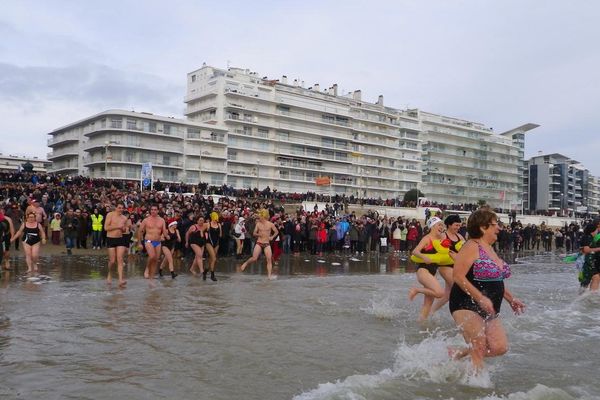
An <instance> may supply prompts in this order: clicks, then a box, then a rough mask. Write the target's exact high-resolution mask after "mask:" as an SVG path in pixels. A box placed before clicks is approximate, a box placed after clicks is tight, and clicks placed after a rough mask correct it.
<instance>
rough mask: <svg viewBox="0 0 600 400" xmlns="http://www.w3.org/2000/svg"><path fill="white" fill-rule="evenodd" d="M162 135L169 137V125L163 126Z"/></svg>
mask: <svg viewBox="0 0 600 400" xmlns="http://www.w3.org/2000/svg"><path fill="white" fill-rule="evenodd" d="M163 133H164V134H165V135H170V134H171V125H169V124H164V125H163Z"/></svg>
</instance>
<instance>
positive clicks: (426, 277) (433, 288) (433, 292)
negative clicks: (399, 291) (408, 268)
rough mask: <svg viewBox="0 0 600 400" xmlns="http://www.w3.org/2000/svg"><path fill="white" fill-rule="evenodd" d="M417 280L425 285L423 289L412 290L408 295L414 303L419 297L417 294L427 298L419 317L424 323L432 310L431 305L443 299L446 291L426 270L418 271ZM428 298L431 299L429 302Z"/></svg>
mask: <svg viewBox="0 0 600 400" xmlns="http://www.w3.org/2000/svg"><path fill="white" fill-rule="evenodd" d="M417 280H418V281H419V283H420V284H421V285H423V287H422V288H415V287H413V288H411V289H410V291H409V293H408V298H409V300H411V301H412V300H414V298H415V297H416V296H417V294H422V295H425V296H426V299H425V301H424V302H423V307H422V309H421V313H420V317H419V320H420V321H423V320H425V319H427V317H428V316H429V310H430V308H431V304H433V299H434V298H440V297H443V296H444V290H443V289H442V287H441V286H440V283H439V282H438V280H437V279H436V278H435V276H433V275H431V274H430V273H429V271H427V270H426V269H425V268H419V269H417ZM427 297H429V298H430V299H429V300H427Z"/></svg>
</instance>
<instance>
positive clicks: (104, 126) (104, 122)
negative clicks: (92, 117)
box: [100, 118, 106, 129]
mask: <svg viewBox="0 0 600 400" xmlns="http://www.w3.org/2000/svg"><path fill="white" fill-rule="evenodd" d="M100 128H102V129H104V128H106V119H104V118H102V119H101V120H100Z"/></svg>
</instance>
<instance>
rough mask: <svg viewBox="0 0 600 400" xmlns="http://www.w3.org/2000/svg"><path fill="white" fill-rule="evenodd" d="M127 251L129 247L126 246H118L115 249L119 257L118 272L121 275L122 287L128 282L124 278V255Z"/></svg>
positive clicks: (120, 282) (120, 283)
mask: <svg viewBox="0 0 600 400" xmlns="http://www.w3.org/2000/svg"><path fill="white" fill-rule="evenodd" d="M126 251H127V247H124V246H118V247H117V248H116V249H115V253H116V258H117V274H118V275H119V286H121V287H123V286H125V285H126V284H127V281H126V280H125V279H124V278H123V257H124V256H125V252H126Z"/></svg>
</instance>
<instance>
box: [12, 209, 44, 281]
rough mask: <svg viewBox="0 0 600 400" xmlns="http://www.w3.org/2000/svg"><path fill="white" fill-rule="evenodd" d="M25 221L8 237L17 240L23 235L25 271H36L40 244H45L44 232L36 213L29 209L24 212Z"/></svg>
mask: <svg viewBox="0 0 600 400" xmlns="http://www.w3.org/2000/svg"><path fill="white" fill-rule="evenodd" d="M26 215H27V217H26V219H25V223H24V224H23V225H21V228H19V230H18V231H17V232H15V234H14V235H13V236H12V237H11V238H10V241H11V242H14V241H15V240H18V238H19V236H21V235H23V252H24V253H25V262H26V263H27V273H29V274H32V273H37V272H38V265H37V263H38V260H39V257H40V248H41V245H40V243H41V244H46V233H45V232H44V227H43V226H42V224H41V223H39V222H37V219H36V218H37V214H36V212H35V211H30V212H29V213H27V214H26Z"/></svg>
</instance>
